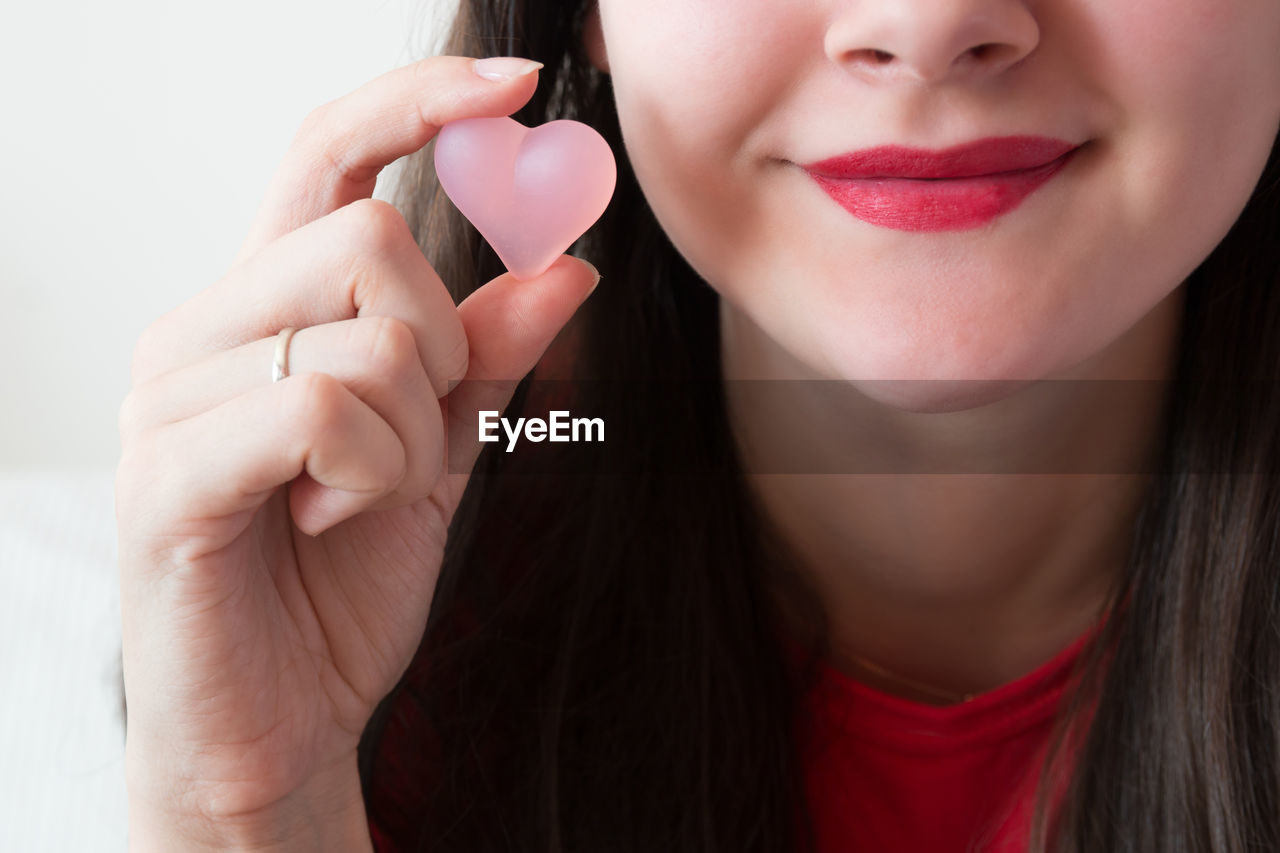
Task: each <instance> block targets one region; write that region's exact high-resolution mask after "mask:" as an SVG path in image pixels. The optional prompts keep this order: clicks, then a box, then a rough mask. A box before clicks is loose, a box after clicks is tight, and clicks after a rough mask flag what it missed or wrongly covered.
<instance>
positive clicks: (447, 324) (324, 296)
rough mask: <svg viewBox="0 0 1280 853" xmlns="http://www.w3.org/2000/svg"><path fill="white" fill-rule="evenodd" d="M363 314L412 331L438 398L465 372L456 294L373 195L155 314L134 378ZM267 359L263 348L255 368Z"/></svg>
mask: <svg viewBox="0 0 1280 853" xmlns="http://www.w3.org/2000/svg"><path fill="white" fill-rule="evenodd" d="M369 316H382V317H395V318H397V319H399V320H401V321H403V322H404V323H405V324H406V325H407V326H408V327H409V328H410V330H412V332H413V336H414V339H415V341H416V343H417V346H418V352H419V356H420V358H421V362H422V366H423V369H424V370H425V371H426V373H427V376H428V377H430V380H431V384H432V386H433V388H434V390H435V394H436V396H437V397H440V396H443V395H444V394H445V393H447V391H448V387H449V382H450V380H453V381H455V382H456V381H457V380H459V379H461V378H462V377H463V376H464V375H465V374H466V370H467V355H468V351H467V340H466V334H465V332H464V331H463V328H462V322H461V320H460V319H459V317H458V311H457V308H456V307H455V306H454V304H453V297H452V296H451V295H450V294H449V291H448V289H447V288H446V287H445V286H444V282H442V281H441V280H440V276H438V275H437V274H436V271H435V270H434V269H432V267H431V264H430V263H428V262H427V259H426V258H425V257H424V256H423V254H422V252H421V250H420V249H419V248H418V244H417V242H416V240H415V239H414V237H413V234H412V233H411V232H410V230H409V226H408V224H407V223H406V222H405V221H404V217H402V216H401V215H400V213H399V211H397V210H396V209H395V208H394V207H393V206H392V205H390V204H387V203H386V202H383V201H376V200H373V199H365V200H363V201H360V202H357V203H354V204H350V205H347V206H346V207H344V208H342V209H341V210H338V211H335V212H334V213H332V214H330V215H328V216H326V217H324V218H322V219H319V220H317V221H315V222H312V223H310V224H308V225H306V226H304V227H303V228H300V229H298V230H297V231H294V232H292V233H290V234H287V235H285V236H284V237H282V238H281V239H279V240H277V241H275V242H274V243H272V244H271V245H270V246H268V247H267V248H266V249H264V250H263V251H262V252H261V253H259V254H258V255H255V256H254V257H252V258H250V259H248V260H247V261H245V262H244V263H243V264H240V265H239V266H237V267H235V268H233V269H232V270H231V272H230V273H228V274H227V275H226V276H224V277H223V278H222V279H221V280H220V281H218V282H217V283H216V284H214V285H213V286H212V287H210V288H208V289H207V290H205V291H203V292H202V293H199V294H197V295H196V296H195V297H193V298H192V299H190V300H188V301H187V302H185V303H184V304H182V305H180V306H178V307H177V308H175V309H174V310H172V311H170V312H169V313H168V314H166V315H164V316H163V317H161V318H159V319H158V320H157V321H156V322H155V323H153V324H152V325H151V326H150V327H148V328H147V329H146V331H145V332H144V333H143V335H142V336H141V338H140V339H139V341H138V343H137V346H136V348H135V350H134V361H133V382H134V384H135V385H140V384H142V383H145V382H147V381H149V380H151V379H153V378H154V377H156V376H159V375H162V374H164V373H168V372H172V371H175V370H179V369H181V368H184V367H187V366H189V365H193V364H197V363H199V362H201V361H205V360H206V359H208V358H209V357H210V356H211V355H213V354H214V353H216V352H218V351H220V350H225V349H228V348H234V347H241V346H244V345H246V344H250V343H253V342H255V341H260V340H262V339H264V338H274V336H275V335H276V333H277V332H279V331H280V330H281V329H283V328H285V327H286V326H293V327H295V328H299V329H303V328H307V327H310V326H318V325H321V324H324V323H333V322H338V321H341V320H347V319H352V318H356V317H369ZM264 346H265V345H264ZM272 347H274V344H272ZM273 352H274V350H273ZM270 365H271V356H270V355H268V356H267V360H266V361H264V362H263V363H262V365H260V366H259V368H258V371H259V372H261V371H266V370H269V368H270ZM246 375H247V374H246ZM265 375H267V376H269V375H270V374H269V373H267V374H265ZM253 376H254V380H255V381H256V379H257V373H255V374H254V375H253Z"/></svg>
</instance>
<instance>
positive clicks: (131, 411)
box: [116, 389, 143, 443]
mask: <svg viewBox="0 0 1280 853" xmlns="http://www.w3.org/2000/svg"><path fill="white" fill-rule="evenodd" d="M142 408H143V407H142V404H141V402H140V401H139V400H138V391H137V389H134V390H131V391H130V392H129V393H128V394H125V396H124V400H122V401H121V402H120V409H119V411H117V412H116V431H117V432H118V433H119V434H120V439H121V442H122V443H128V440H129V438H130V437H132V436H133V435H134V434H135V433H137V432H138V431H139V430H140V429H141V428H142V424H143V420H142Z"/></svg>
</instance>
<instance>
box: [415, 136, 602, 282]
mask: <svg viewBox="0 0 1280 853" xmlns="http://www.w3.org/2000/svg"><path fill="white" fill-rule="evenodd" d="M435 166H436V174H437V175H438V176H439V178H440V186H441V187H442V188H443V189H444V191H445V193H446V194H447V195H448V196H449V198H450V199H451V200H452V201H453V203H454V204H455V205H457V208H458V210H459V211H461V212H462V215H463V216H465V217H467V219H468V220H470V222H471V224H472V225H474V226H475V227H476V230H478V231H479V232H480V234H481V235H482V236H483V237H484V238H485V239H486V240H488V241H489V245H490V246H492V247H493V250H494V251H495V252H496V253H497V255H498V257H499V258H501V260H502V263H503V264H504V265H505V266H506V268H507V270H508V271H509V272H510V273H511V274H512V275H513V276H514V277H516V278H518V279H530V278H535V277H537V276H539V275H541V274H542V273H543V272H545V271H546V269H547V267H549V266H551V264H552V263H553V262H554V261H555V259H556V258H557V257H559V256H560V255H561V254H563V253H564V251H565V250H566V249H568V248H569V247H570V246H572V245H573V243H574V242H575V241H576V240H577V239H578V238H579V237H581V236H582V235H583V233H584V232H586V230H587V229H588V228H590V227H591V226H592V225H593V224H594V223H595V221H596V220H597V219H599V218H600V215H601V214H602V213H604V211H605V208H606V207H608V205H609V199H610V198H612V197H613V190H614V186H615V184H616V183H617V179H618V170H617V164H616V163H615V162H614V159H613V152H612V151H611V150H610V149H609V143H607V142H605V140H604V137H603V136H601V135H600V134H599V133H597V132H596V131H595V130H594V129H592V128H591V127H589V126H587V125H585V124H582V123H581V122H576V121H568V120H559V121H551V122H547V123H546V124H543V125H539V126H538V127H533V128H529V127H525V126H524V125H522V124H520V123H519V122H518V121H515V120H514V119H511V118H468V119H460V120H458V121H453V122H449V123H448V124H446V125H445V126H444V127H442V128H441V129H440V132H439V134H438V135H437V137H436V149H435Z"/></svg>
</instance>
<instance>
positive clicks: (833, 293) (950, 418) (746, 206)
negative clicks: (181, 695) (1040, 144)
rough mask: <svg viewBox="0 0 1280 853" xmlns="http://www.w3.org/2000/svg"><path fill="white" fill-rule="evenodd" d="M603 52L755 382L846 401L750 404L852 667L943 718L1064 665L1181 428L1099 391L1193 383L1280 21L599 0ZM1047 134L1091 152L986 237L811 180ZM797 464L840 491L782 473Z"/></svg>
mask: <svg viewBox="0 0 1280 853" xmlns="http://www.w3.org/2000/svg"><path fill="white" fill-rule="evenodd" d="M673 33H676V34H679V35H678V37H674V38H673V37H672V34H673ZM584 38H585V39H586V45H587V49H588V53H589V55H590V56H591V58H592V61H593V63H594V64H595V65H596V66H597V67H598V68H599V69H600V70H602V71H605V72H607V73H609V74H610V75H611V79H612V83H613V89H614V94H615V97H616V101H617V105H618V112H619V117H620V120H621V126H622V131H623V137H624V141H625V144H626V149H627V151H626V153H627V155H628V157H629V158H630V160H631V163H632V165H633V167H634V169H635V171H636V175H637V177H638V178H639V180H640V183H641V186H642V188H643V190H644V192H645V195H646V198H647V199H648V201H649V203H650V205H651V206H652V208H653V210H654V213H655V215H656V216H657V218H658V220H659V221H660V222H661V224H662V225H663V227H664V229H665V230H666V232H667V234H668V235H669V236H670V238H671V240H672V242H673V244H674V245H675V246H676V247H677V249H679V251H680V252H681V253H682V254H683V255H684V257H685V258H686V259H687V260H688V261H689V263H690V264H691V265H692V266H693V267H694V269H696V270H697V271H698V272H699V273H700V274H701V275H702V277H703V278H704V279H705V280H706V281H707V282H708V283H709V284H710V285H711V286H712V287H713V288H715V289H716V290H717V291H718V292H719V294H720V295H721V297H722V298H721V331H722V335H723V356H724V363H725V375H726V378H728V379H824V380H837V381H835V382H824V383H794V382H788V383H774V384H775V385H779V386H781V388H778V389H776V391H775V392H774V396H772V397H770V396H768V395H765V394H763V393H760V392H759V390H758V389H756V390H751V391H750V393H748V390H749V389H748V386H747V384H744V383H733V382H731V383H729V386H730V388H729V402H730V418H731V422H732V424H733V429H734V432H735V435H736V437H737V439H738V441H739V444H740V446H741V447H742V451H743V456H744V460H745V462H746V465H747V469H748V471H749V472H752V474H751V477H750V482H751V484H752V487H753V489H754V491H755V494H756V496H757V497H758V498H759V500H760V503H761V505H762V506H763V508H764V509H765V511H766V514H767V516H768V518H769V519H770V520H771V521H772V523H774V524H775V525H776V526H777V528H778V530H779V532H780V533H781V534H782V536H783V537H784V539H785V540H786V541H787V543H788V544H789V545H790V546H791V547H792V548H793V549H794V551H795V552H796V554H797V556H798V557H799V558H800V560H801V567H800V570H801V572H802V574H803V576H804V577H805V579H806V580H807V581H808V582H809V583H810V584H811V585H812V586H813V587H814V588H815V589H816V591H817V592H818V594H819V595H820V597H821V599H822V602H823V606H824V608H825V609H826V610H827V613H828V616H829V617H830V619H831V624H832V630H833V642H834V646H835V657H834V662H835V664H836V665H837V666H838V667H840V668H842V669H844V670H845V671H847V672H849V673H850V674H853V675H855V676H856V677H858V678H860V679H862V680H865V681H868V682H871V683H873V684H877V685H878V686H880V687H882V688H883V689H886V690H889V691H891V692H895V693H898V694H900V695H904V696H907V697H909V698H916V699H919V700H920V701H927V702H932V703H934V704H944V703H945V702H940V701H939V700H938V699H937V698H936V695H937V692H942V693H947V694H956V695H959V694H973V693H977V692H982V691H985V690H989V689H991V688H993V687H996V686H998V685H1001V684H1004V683H1007V682H1008V681H1011V680H1013V679H1015V678H1017V677H1019V676H1021V675H1023V674H1026V673H1028V672H1030V671H1031V670H1033V669H1034V668H1036V667H1037V666H1038V665H1039V664H1041V663H1043V662H1045V661H1047V660H1048V659H1049V658H1050V657H1052V656H1053V655H1054V654H1055V653H1057V652H1058V651H1060V650H1061V649H1063V648H1064V647H1065V646H1066V645H1067V644H1069V643H1070V642H1071V640H1072V639H1074V638H1075V637H1077V636H1078V635H1079V634H1080V633H1082V632H1083V631H1084V630H1085V629H1087V628H1088V627H1089V624H1090V622H1091V621H1092V620H1093V619H1094V618H1095V617H1096V616H1097V615H1098V613H1099V610H1100V607H1101V605H1102V604H1103V602H1104V599H1105V596H1106V592H1107V590H1108V587H1109V586H1110V585H1111V584H1112V582H1113V581H1114V579H1115V577H1116V573H1117V572H1118V571H1119V570H1120V569H1121V567H1122V565H1123V562H1124V560H1125V558H1126V555H1127V549H1128V545H1129V538H1130V536H1131V534H1132V528H1133V520H1134V517H1135V514H1136V512H1137V511H1138V509H1139V506H1140V503H1141V501H1142V498H1143V495H1144V494H1145V491H1146V486H1147V484H1148V481H1146V480H1145V479H1144V478H1143V477H1142V476H1140V475H1138V474H1136V473H1133V472H1135V471H1137V470H1138V467H1137V466H1138V465H1139V464H1140V461H1141V460H1142V459H1144V458H1146V456H1147V454H1149V453H1150V452H1151V449H1152V447H1153V446H1154V443H1155V441H1156V440H1157V439H1158V437H1159V434H1160V429H1161V420H1160V403H1161V399H1162V398H1161V396H1160V394H1159V386H1158V385H1156V384H1154V383H1141V382H1139V383H1136V384H1134V385H1131V386H1128V392H1129V393H1126V394H1117V393H1116V389H1115V388H1114V387H1112V386H1108V385H1106V384H1105V383H1098V382H1092V381H1091V380H1102V379H1112V380H1114V379H1123V380H1159V379H1164V378H1168V377H1169V376H1170V375H1171V370H1172V361H1173V358H1174V354H1175V353H1176V347H1177V339H1178V332H1179V329H1180V326H1181V321H1182V311H1183V304H1184V299H1183V298H1184V295H1185V289H1184V288H1183V287H1182V284H1183V282H1184V281H1185V279H1186V277H1187V276H1188V275H1189V274H1190V273H1191V272H1192V271H1193V270H1194V269H1195V268H1196V267H1197V266H1198V265H1199V264H1200V263H1201V261H1203V260H1204V258H1205V257H1206V256H1207V255H1208V254H1209V253H1210V252H1211V251H1212V249H1213V248H1214V246H1215V245H1217V244H1218V243H1219V242H1220V241H1221V239H1222V238H1223V237H1224V236H1225V234H1226V233H1227V231H1228V230H1229V228H1230V226H1231V224H1232V223H1233V222H1234V221H1235V219H1236V218H1237V217H1238V216H1239V214H1240V211H1241V210H1242V209H1243V207H1244V205H1245V203H1246V201H1247V200H1248V198H1249V195H1250V193H1251V192H1252V190H1253V188H1254V186H1255V185H1256V183H1257V180H1258V178H1259V176H1260V175H1261V173H1262V169H1263V167H1264V165H1265V163H1266V159H1267V155H1268V153H1269V151H1270V149H1271V146H1272V144H1273V141H1274V140H1275V138H1276V133H1277V127H1278V126H1280V51H1277V50H1276V45H1277V44H1280V4H1277V3H1274V2H1272V0H1159V2H1157V0H1134V2H1126V3H1115V2H1111V0H1043V2H1035V3H1028V2H1020V0H945V2H941V3H940V2H930V3H924V2H923V0H861V2H852V0H851V2H837V0H811V2H797V0H790V1H789V2H786V1H785V0H784V2H778V0H735V2H734V3H732V4H729V3H726V2H723V0H721V2H715V0H698V2H687V0H645V2H643V3H640V2H636V0H599V4H598V6H596V7H594V8H593V9H592V11H591V12H590V13H589V15H588V19H587V26H586V28H585V34H584ZM655 45H660V46H661V49H660V50H655V49H654V47H655ZM980 45H986V46H987V47H983V48H981V49H979V50H973V48H977V47H978V46H980ZM1019 133H1036V134H1044V135H1048V136H1054V137H1058V138H1062V139H1066V140H1069V141H1071V142H1075V143H1087V144H1086V145H1085V147H1084V148H1083V149H1081V150H1080V151H1079V152H1078V153H1077V155H1076V157H1075V159H1074V160H1073V161H1072V162H1070V163H1069V164H1068V165H1067V167H1066V168H1065V169H1063V170H1062V171H1061V172H1060V173H1059V174H1058V175H1057V176H1056V177H1055V178H1054V179H1053V180H1051V181H1050V182H1049V183H1048V184H1046V185H1044V186H1043V187H1041V188H1040V189H1039V190H1038V191H1037V192H1035V193H1033V194H1032V195H1031V196H1029V197H1028V198H1027V199H1026V200H1025V201H1024V202H1023V203H1022V204H1021V206H1019V207H1018V208H1016V209H1015V210H1013V211H1011V212H1009V213H1006V214H1005V215H1003V216H1001V217H998V218H997V219H995V220H994V221H992V222H989V223H986V224H985V225H982V226H980V227H978V228H972V229H967V230H958V231H949V232H935V233H918V232H917V233H911V232H906V231H900V230H894V229H890V228H887V227H881V226H876V225H872V224H869V223H865V222H862V221H860V220H857V219H855V218H854V217H852V216H850V215H849V214H848V213H846V212H845V211H844V210H843V209H841V208H840V207H838V206H837V205H836V204H835V203H834V202H833V201H832V200H831V199H830V198H828V197H827V196H826V195H825V194H824V193H823V192H821V191H820V190H819V189H818V187H817V186H816V185H815V184H814V183H813V181H812V180H811V179H810V178H809V177H808V175H807V174H806V173H805V172H804V171H802V170H801V169H800V168H799V167H798V166H797V165H796V164H797V163H806V162H811V161H814V160H818V159H821V158H824V157H828V156H831V155H834V154H838V153H843V152H847V151H853V150H856V149H860V148H865V147H870V146H876V145H882V144H894V143H896V144H901V145H911V146H919V147H924V148H934V149H936V148H945V147H948V146H951V145H954V144H958V143H961V142H966V141H970V140H973V139H978V138H982V137H987V136H1003V135H1009V134H1019ZM689 187H697V192H696V193H693V192H689ZM1044 379H1065V380H1081V381H1079V382H1060V383H1038V382H1037V381H1038V380H1044ZM922 380H929V381H922ZM752 388H753V389H755V386H752ZM797 449H804V451H805V453H806V454H807V455H806V456H805V457H804V459H805V464H806V465H808V466H810V467H809V468H808V470H814V471H830V472H839V473H831V474H826V475H802V474H788V473H780V474H766V473H763V472H766V471H770V470H773V471H779V470H780V471H784V472H785V471H795V470H797V469H796V467H795V463H794V458H793V454H794V453H795V452H796V450H797ZM865 460H873V462H872V464H874V465H876V466H878V467H877V468H876V469H875V470H876V471H878V472H879V473H874V474H872V473H857V474H854V473H845V472H850V471H852V470H855V469H853V468H851V467H850V466H851V465H852V464H854V463H855V462H858V461H865ZM1037 470H1038V471H1041V472H1044V471H1048V472H1053V473H1040V474H1034V473H1031V472H1033V471H1037ZM1067 471H1075V472H1079V473H1076V474H1074V475H1071V476H1066V475H1064V474H1063V473H1060V472H1067ZM928 472H934V473H928ZM938 472H950V473H938ZM789 618H791V617H790V616H789ZM855 658H865V659H869V660H871V661H874V662H875V663H876V664H877V665H878V666H879V667H883V668H885V669H887V670H889V671H890V672H892V673H895V674H897V675H898V678H897V679H895V680H893V681H886V680H881V679H879V678H878V677H877V676H875V675H874V674H872V673H871V672H869V671H868V670H867V669H866V668H865V667H863V666H862V665H861V664H859V663H858V662H857V661H856V660H855ZM907 681H909V682H917V683H921V684H923V685H929V686H930V687H931V688H933V689H932V690H930V691H928V692H922V691H918V690H915V689H914V688H909V687H906V686H904V684H905V683H906V682H907Z"/></svg>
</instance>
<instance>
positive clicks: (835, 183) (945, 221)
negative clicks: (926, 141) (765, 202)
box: [805, 146, 1083, 232]
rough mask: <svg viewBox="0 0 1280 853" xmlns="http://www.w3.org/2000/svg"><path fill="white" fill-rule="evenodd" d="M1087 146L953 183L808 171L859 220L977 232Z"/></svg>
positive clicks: (911, 228) (910, 227)
mask: <svg viewBox="0 0 1280 853" xmlns="http://www.w3.org/2000/svg"><path fill="white" fill-rule="evenodd" d="M1081 147H1083V146H1077V147H1075V148H1072V149H1071V150H1069V151H1067V152H1066V153H1064V154H1062V155H1061V156H1059V157H1057V158H1056V159H1053V160H1050V161H1048V162H1046V163H1043V164H1041V165H1039V166H1033V167H1029V168H1021V169H1012V170H1006V171H1000V172H990V173H986V174H976V175H958V176H952V177H912V176H902V175H894V176H886V175H876V176H859V177H833V176H831V175H825V174H820V173H817V172H814V171H810V170H808V169H805V171H806V173H807V174H808V175H809V177H810V178H812V179H813V181H814V182H815V183H816V184H817V185H818V186H819V187H820V188H821V189H822V190H823V191H824V192H825V193H826V194H827V195H828V196H829V197H830V198H831V199H832V200H833V201H835V202H836V203H837V204H838V205H840V207H842V208H844V209H845V210H846V211H847V212H848V213H850V214H852V215H853V216H854V217H855V218H856V219H859V220H861V221H863V222H866V223H869V224H871V225H877V226H880V227H883V228H891V229H894V230H897V231H909V232H935V231H961V230H967V229H971V228H977V227H979V226H981V225H984V224H986V223H988V222H991V221H992V220H994V219H996V218H997V217H999V216H1002V215H1004V214H1006V213H1009V212H1010V211H1012V210H1014V209H1016V208H1017V207H1018V206H1019V205H1020V204H1022V202H1023V201H1024V200H1025V199H1026V198H1027V197H1028V196H1030V195H1031V194H1032V193H1034V192H1035V191H1036V190H1038V189H1040V187H1042V186H1044V185H1045V184H1046V183H1048V182H1049V181H1050V180H1051V179H1052V178H1053V177H1054V176H1055V175H1057V174H1058V173H1059V172H1061V171H1062V170H1063V169H1064V168H1065V167H1066V166H1067V165H1068V164H1069V163H1070V162H1071V161H1072V160H1073V159H1074V158H1075V155H1076V153H1077V152H1078V151H1079V150H1080V148H1081Z"/></svg>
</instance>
